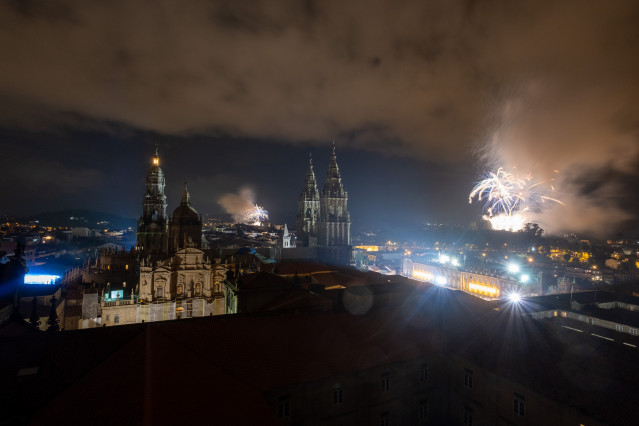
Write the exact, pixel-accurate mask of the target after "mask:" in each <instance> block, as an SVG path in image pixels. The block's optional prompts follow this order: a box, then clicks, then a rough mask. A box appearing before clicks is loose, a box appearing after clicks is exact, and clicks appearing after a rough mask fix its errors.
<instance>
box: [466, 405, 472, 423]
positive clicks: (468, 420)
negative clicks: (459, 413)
mask: <svg viewBox="0 0 639 426" xmlns="http://www.w3.org/2000/svg"><path fill="white" fill-rule="evenodd" d="M464 426H473V412H472V411H471V410H469V409H468V408H467V409H465V410H464Z"/></svg>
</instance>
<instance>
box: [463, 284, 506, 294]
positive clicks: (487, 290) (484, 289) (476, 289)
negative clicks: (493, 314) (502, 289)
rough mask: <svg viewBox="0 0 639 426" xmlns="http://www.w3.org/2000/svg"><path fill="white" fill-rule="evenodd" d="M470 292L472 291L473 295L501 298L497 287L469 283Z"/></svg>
mask: <svg viewBox="0 0 639 426" xmlns="http://www.w3.org/2000/svg"><path fill="white" fill-rule="evenodd" d="M468 291H470V292H471V293H477V294H483V295H486V296H490V297H497V296H499V289H498V288H497V287H493V286H489V285H484V284H478V283H468Z"/></svg>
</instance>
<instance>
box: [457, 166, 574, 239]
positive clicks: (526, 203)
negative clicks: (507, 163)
mask: <svg viewBox="0 0 639 426" xmlns="http://www.w3.org/2000/svg"><path fill="white" fill-rule="evenodd" d="M553 191H554V188H553V186H552V185H550V184H547V183H546V182H544V181H539V180H536V179H534V178H533V177H532V176H531V175H528V176H526V177H524V178H520V177H517V176H515V175H513V174H512V173H509V172H507V171H506V170H504V169H502V168H501V167H500V168H499V169H497V172H488V173H485V174H484V176H483V179H482V180H480V181H479V182H478V183H477V184H476V185H475V187H474V188H473V190H472V192H471V193H470V195H469V197H468V201H469V202H470V203H472V202H473V199H474V198H477V201H484V212H485V213H486V214H485V215H484V216H483V218H484V220H487V221H489V222H490V223H491V225H492V227H493V229H496V230H506V231H518V230H520V229H522V228H523V227H524V225H525V224H526V223H527V222H528V219H527V217H526V215H525V213H526V212H529V211H532V212H540V211H542V210H543V209H544V208H545V207H546V203H559V204H563V203H562V202H561V201H559V200H558V199H556V198H554V197H552V196H551V195H552V192H553Z"/></svg>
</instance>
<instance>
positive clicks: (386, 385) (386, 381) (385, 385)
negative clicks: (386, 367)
mask: <svg viewBox="0 0 639 426" xmlns="http://www.w3.org/2000/svg"><path fill="white" fill-rule="evenodd" d="M381 385H382V392H387V391H389V390H390V373H382V381H381Z"/></svg>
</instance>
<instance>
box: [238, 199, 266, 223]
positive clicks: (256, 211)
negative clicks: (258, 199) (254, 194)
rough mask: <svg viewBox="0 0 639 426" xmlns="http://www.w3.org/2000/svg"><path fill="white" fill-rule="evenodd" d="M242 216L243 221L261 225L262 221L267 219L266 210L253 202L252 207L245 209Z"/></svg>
mask: <svg viewBox="0 0 639 426" xmlns="http://www.w3.org/2000/svg"><path fill="white" fill-rule="evenodd" d="M244 217H245V220H244V223H250V224H253V225H255V226H261V225H262V223H263V222H266V221H267V220H268V212H267V211H266V210H265V209H264V208H263V207H261V206H258V205H257V204H255V205H254V206H253V207H252V208H250V209H248V210H247V211H246V214H245V215H244Z"/></svg>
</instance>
